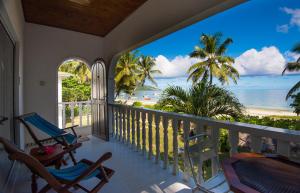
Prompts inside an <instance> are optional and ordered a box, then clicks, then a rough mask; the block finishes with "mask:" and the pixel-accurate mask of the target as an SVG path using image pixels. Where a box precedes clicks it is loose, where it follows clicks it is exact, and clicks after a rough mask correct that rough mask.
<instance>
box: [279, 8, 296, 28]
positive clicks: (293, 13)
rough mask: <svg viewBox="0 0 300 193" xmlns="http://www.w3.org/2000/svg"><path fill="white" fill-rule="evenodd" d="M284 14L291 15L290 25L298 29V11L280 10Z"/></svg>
mask: <svg viewBox="0 0 300 193" xmlns="http://www.w3.org/2000/svg"><path fill="white" fill-rule="evenodd" d="M281 9H282V10H283V11H284V12H285V13H286V14H289V15H291V16H292V17H291V20H290V24H291V25H295V26H298V27H300V9H291V8H287V7H283V8H281Z"/></svg>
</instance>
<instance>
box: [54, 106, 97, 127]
mask: <svg viewBox="0 0 300 193" xmlns="http://www.w3.org/2000/svg"><path fill="white" fill-rule="evenodd" d="M90 116H91V101H79V102H60V103H58V121H59V123H58V125H59V126H60V127H62V128H65V127H66V126H73V125H78V126H79V127H84V126H90V125H91V123H90Z"/></svg>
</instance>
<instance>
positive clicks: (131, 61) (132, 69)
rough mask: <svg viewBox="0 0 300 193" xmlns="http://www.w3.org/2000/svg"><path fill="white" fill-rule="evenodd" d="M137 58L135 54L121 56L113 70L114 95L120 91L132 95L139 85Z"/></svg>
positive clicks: (127, 53) (129, 53) (128, 53)
mask: <svg viewBox="0 0 300 193" xmlns="http://www.w3.org/2000/svg"><path fill="white" fill-rule="evenodd" d="M137 63H138V57H137V56H136V52H126V53H124V54H123V55H121V57H120V59H119V60H118V63H117V65H116V68H115V86H116V95H117V96H118V95H119V94H120V93H121V91H123V92H125V93H127V94H130V95H132V94H133V92H134V90H135V89H136V87H137V85H138V84H139V78H138V74H139V73H140V71H139V69H138V65H137Z"/></svg>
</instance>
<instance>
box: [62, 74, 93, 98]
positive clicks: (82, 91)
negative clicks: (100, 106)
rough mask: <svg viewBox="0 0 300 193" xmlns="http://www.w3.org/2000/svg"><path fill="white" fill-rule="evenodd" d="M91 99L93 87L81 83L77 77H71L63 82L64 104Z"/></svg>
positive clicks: (86, 83)
mask: <svg viewBox="0 0 300 193" xmlns="http://www.w3.org/2000/svg"><path fill="white" fill-rule="evenodd" d="M90 97H91V85H90V84H89V83H88V82H84V83H81V82H80V81H78V79H77V78H76V76H71V77H69V78H66V79H64V80H63V81H62V100H63V101H64V102H73V101H87V100H90Z"/></svg>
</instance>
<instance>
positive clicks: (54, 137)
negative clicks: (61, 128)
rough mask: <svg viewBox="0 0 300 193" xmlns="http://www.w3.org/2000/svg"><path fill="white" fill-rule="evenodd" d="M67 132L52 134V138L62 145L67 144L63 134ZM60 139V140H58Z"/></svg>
mask: <svg viewBox="0 0 300 193" xmlns="http://www.w3.org/2000/svg"><path fill="white" fill-rule="evenodd" d="M68 134H69V133H62V134H60V135H57V136H53V139H54V140H55V141H57V142H58V143H60V144H62V145H64V146H69V145H68V143H67V141H66V139H65V136H66V135H68ZM60 139H61V140H60Z"/></svg>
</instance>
